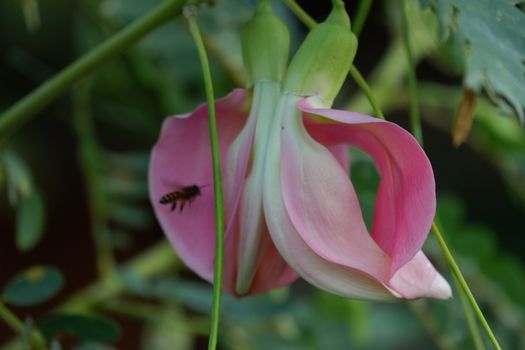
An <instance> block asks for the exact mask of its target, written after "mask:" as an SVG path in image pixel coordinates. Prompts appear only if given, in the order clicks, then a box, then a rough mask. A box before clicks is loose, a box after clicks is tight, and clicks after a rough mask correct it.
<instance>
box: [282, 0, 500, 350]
mask: <svg viewBox="0 0 525 350" xmlns="http://www.w3.org/2000/svg"><path fill="white" fill-rule="evenodd" d="M285 3H286V4H287V5H288V6H290V5H289V4H288V3H293V4H294V5H295V6H297V7H298V6H299V5H297V3H295V1H294V0H285ZM303 17H304V16H303ZM303 17H299V19H300V20H302V21H303V22H304V19H303ZM304 23H305V24H306V25H307V26H308V24H307V22H304ZM314 23H315V22H314ZM310 28H311V26H310ZM358 73H359V71H358V70H357V69H356V68H355V66H353V65H352V66H351V67H350V74H351V75H352V77H354V79H355V78H357V79H356V83H358V85H359V86H360V87H361V89H363V87H364V89H363V92H364V94H365V95H366V96H367V98H368V100H369V102H370V104H371V105H372V106H373V108H374V110H375V111H376V113H377V114H378V116H379V117H381V116H383V113H382V112H381V110H380V108H379V106H378V104H377V102H376V101H375V98H374V96H373V94H372V91H371V90H370V89H369V87H368V85H367V84H366V81H365V80H364V79H363V77H362V76H361V75H360V74H358ZM382 119H384V116H383V118H382ZM432 232H433V233H434V235H435V236H436V238H437V240H438V242H439V245H440V247H441V251H442V253H443V255H444V256H445V259H446V261H447V263H448V264H449V266H450V267H451V269H452V273H453V276H454V278H455V279H456V281H457V282H458V283H459V285H460V287H461V290H462V292H463V293H464V294H465V296H466V297H467V299H468V301H469V304H470V306H471V308H472V310H473V311H474V313H475V314H476V317H477V318H478V320H479V321H480V323H481V325H482V327H483V329H484V330H485V333H486V334H487V336H488V337H489V339H490V341H491V342H492V344H493V345H494V348H495V349H497V350H501V347H500V345H499V343H498V341H497V339H496V337H495V336H494V333H492V330H491V329H490V326H489V324H488V323H487V320H486V319H485V316H483V313H482V312H481V309H480V308H479V306H478V304H477V303H476V299H475V298H474V296H473V295H472V292H471V291H470V288H469V287H468V285H467V282H466V281H465V279H464V278H463V275H462V274H461V270H460V269H459V267H458V265H457V264H456V261H455V260H454V257H453V256H452V254H451V253H450V250H449V249H448V246H447V244H446V243H445V241H444V239H443V237H442V236H441V233H440V232H439V230H438V228H437V226H436V224H435V223H434V222H433V223H432Z"/></svg>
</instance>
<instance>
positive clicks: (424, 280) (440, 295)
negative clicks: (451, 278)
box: [389, 251, 452, 299]
mask: <svg viewBox="0 0 525 350" xmlns="http://www.w3.org/2000/svg"><path fill="white" fill-rule="evenodd" d="M389 286H390V287H391V288H393V289H394V290H395V291H396V292H398V293H399V294H400V295H401V296H402V297H403V298H406V299H416V298H435V299H448V298H450V297H451V296H452V290H451V289H450V286H449V285H448V282H447V281H446V280H445V279H444V278H443V277H442V276H441V275H440V274H439V273H438V272H437V271H436V269H435V268H434V266H432V264H431V263H430V261H428V259H427V257H426V256H425V254H423V252H422V251H419V252H418V253H417V254H416V256H415V257H414V258H413V259H412V260H410V261H409V262H408V263H407V264H406V265H405V266H403V267H401V268H400V269H399V270H397V272H396V273H395V274H394V276H393V277H392V279H391V280H390V283H389Z"/></svg>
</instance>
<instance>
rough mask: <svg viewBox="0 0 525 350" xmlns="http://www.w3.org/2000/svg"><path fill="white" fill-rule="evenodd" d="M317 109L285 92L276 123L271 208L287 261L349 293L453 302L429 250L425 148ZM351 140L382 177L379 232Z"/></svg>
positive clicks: (399, 133) (399, 134)
mask: <svg viewBox="0 0 525 350" xmlns="http://www.w3.org/2000/svg"><path fill="white" fill-rule="evenodd" d="M314 104H316V103H315V99H314V98H309V99H308V98H303V97H300V96H297V95H294V94H285V95H283V96H282V97H281V101H280V104H279V107H278V110H277V111H276V115H277V116H278V117H277V119H276V120H274V123H275V124H274V125H276V126H275V127H276V128H279V129H280V132H277V131H274V132H271V135H272V138H271V139H270V141H269V143H268V144H269V149H268V153H267V163H266V173H265V189H264V212H265V216H266V218H267V220H268V221H267V222H268V227H269V228H270V233H271V236H272V238H273V240H274V243H275V244H276V246H277V247H278V249H279V251H280V252H281V254H282V255H283V256H284V257H285V259H286V261H287V262H288V264H290V266H291V267H292V268H293V269H294V270H295V271H297V272H298V273H299V275H301V277H303V278H305V279H306V280H308V281H309V282H311V283H312V284H314V285H316V286H318V287H320V288H322V289H325V290H328V291H331V292H333V293H336V294H339V295H343V296H348V297H354V298H364V299H378V300H381V299H388V298H392V297H398V298H406V299H414V298H423V297H426V298H439V299H444V298H448V297H450V296H451V290H450V287H449V285H448V283H447V282H446V281H445V280H444V279H443V277H441V275H440V274H439V273H438V272H437V271H436V270H435V269H434V267H433V266H432V265H431V263H430V262H429V261H428V259H427V258H426V256H425V255H424V254H423V253H422V252H421V246H422V245H423V243H424V241H425V239H426V237H427V234H428V232H429V229H430V226H431V223H432V219H433V216H434V211H435V204H436V201H435V185H434V177H433V173H432V168H431V166H430V163H429V161H428V159H427V157H426V155H425V154H424V152H423V150H422V149H421V147H420V146H419V145H418V144H417V142H416V140H415V139H414V138H413V137H412V136H411V135H410V134H409V133H408V132H406V131H405V130H403V129H402V128H400V127H399V126H397V125H395V124H393V123H389V122H386V121H383V120H379V119H376V118H372V117H369V116H366V115H361V114H358V113H353V112H348V111H342V110H335V109H324V108H315V107H313V105H314ZM348 144H351V145H353V146H355V147H358V148H360V149H361V150H363V151H365V152H366V153H368V154H369V155H370V157H371V158H372V159H373V160H374V161H375V163H376V166H377V169H378V171H379V174H380V176H381V182H380V185H379V189H378V192H377V198H376V202H375V210H374V218H373V224H372V232H371V234H369V233H368V231H367V229H366V226H365V224H364V221H363V216H362V213H361V210H360V207H359V202H358V200H357V197H356V193H355V190H354V188H353V186H352V183H351V181H350V180H349V175H348V161H347V153H346V152H347V145H348ZM276 154H278V155H279V156H276Z"/></svg>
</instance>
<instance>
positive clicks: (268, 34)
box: [241, 0, 290, 86]
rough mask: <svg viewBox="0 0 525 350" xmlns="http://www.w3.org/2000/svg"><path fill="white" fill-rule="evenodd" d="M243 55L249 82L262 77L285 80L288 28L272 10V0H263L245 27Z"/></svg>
mask: <svg viewBox="0 0 525 350" xmlns="http://www.w3.org/2000/svg"><path fill="white" fill-rule="evenodd" d="M241 42H242V56H243V60H244V66H245V69H246V72H247V75H248V85H249V86H250V85H253V84H254V83H255V82H257V81H258V80H271V81H281V80H282V79H283V76H284V72H285V70H286V65H287V63H288V54H289V52H290V35H289V33H288V28H286V26H285V25H284V23H283V22H282V21H281V20H279V19H278V18H277V17H276V16H275V15H274V13H273V11H272V6H271V4H270V1H269V0H260V1H259V5H258V6H257V9H256V10H255V13H254V15H253V17H252V19H250V21H248V22H247V23H246V24H245V25H244V27H243V28H242V31H241Z"/></svg>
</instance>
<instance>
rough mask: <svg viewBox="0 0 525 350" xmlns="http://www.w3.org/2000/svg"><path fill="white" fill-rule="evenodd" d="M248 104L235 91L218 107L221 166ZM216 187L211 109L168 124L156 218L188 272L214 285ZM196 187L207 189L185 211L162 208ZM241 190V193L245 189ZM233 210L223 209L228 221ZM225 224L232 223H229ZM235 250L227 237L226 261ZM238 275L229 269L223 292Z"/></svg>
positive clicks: (157, 179)
mask: <svg viewBox="0 0 525 350" xmlns="http://www.w3.org/2000/svg"><path fill="white" fill-rule="evenodd" d="M246 98H247V96H246V92H245V91H244V90H241V89H237V90H234V91H233V92H232V93H230V94H229V95H227V96H226V97H224V98H222V99H219V100H217V101H216V103H215V107H216V110H217V131H218V134H219V148H220V154H221V160H222V161H223V162H224V160H225V156H226V151H227V150H228V148H229V147H230V145H231V143H232V142H233V140H234V138H235V136H236V135H237V134H238V133H239V132H240V130H241V128H242V127H243V125H244V123H245V121H246V117H247V113H246V103H245V101H246ZM248 151H249V150H248ZM212 183H213V181H212V170H211V154H210V143H209V136H208V109H207V105H206V104H203V105H201V106H199V107H198V108H197V109H195V111H193V112H192V113H189V114H185V115H179V116H174V117H170V118H167V119H166V120H165V121H164V124H163V126H162V131H161V135H160V137H159V140H158V142H157V144H156V145H155V146H154V147H153V150H152V153H151V159H150V165H149V189H150V199H151V202H152V205H153V208H154V211H155V214H156V216H157V218H158V220H159V222H160V225H161V227H162V229H163V230H164V232H165V233H166V235H167V237H168V239H169V240H170V242H171V244H172V245H173V247H174V249H175V251H176V252H177V254H178V255H179V256H180V258H181V259H182V260H183V261H184V263H185V264H186V265H187V266H188V267H189V268H191V269H192V270H193V271H195V272H196V273H197V274H198V275H199V276H201V277H202V278H204V279H206V280H208V281H211V280H212V279H213V259H214V256H215V253H214V247H215V237H214V232H215V224H214V205H213V186H212ZM192 185H198V186H204V187H201V195H200V196H199V197H197V198H196V199H195V200H194V202H193V203H192V204H191V206H190V205H187V206H186V207H185V208H184V210H182V211H180V212H179V210H178V209H177V210H176V211H171V208H170V205H164V204H160V203H159V199H160V198H161V197H162V196H164V195H166V194H167V193H170V192H173V191H176V190H177V189H179V188H180V187H185V186H192ZM237 188H238V191H239V192H240V190H241V189H242V187H237ZM230 197H235V195H232V196H230ZM233 205H234V203H232V202H230V203H225V212H226V213H228V214H229V215H230V216H231V215H232V214H233V213H234V211H235V210H234V208H233V207H232V206H233ZM225 219H226V222H228V221H229V218H228V217H226V218H225ZM234 248H235V247H234V244H233V242H232V240H231V239H229V237H228V235H227V236H226V237H225V256H229V255H230V254H234V253H233V250H234ZM226 262H227V260H226V261H225V263H226ZM234 270H235V269H234V268H232V267H231V266H225V273H224V285H225V286H228V285H229V286H231V285H233V280H234V277H235V271H234Z"/></svg>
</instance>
